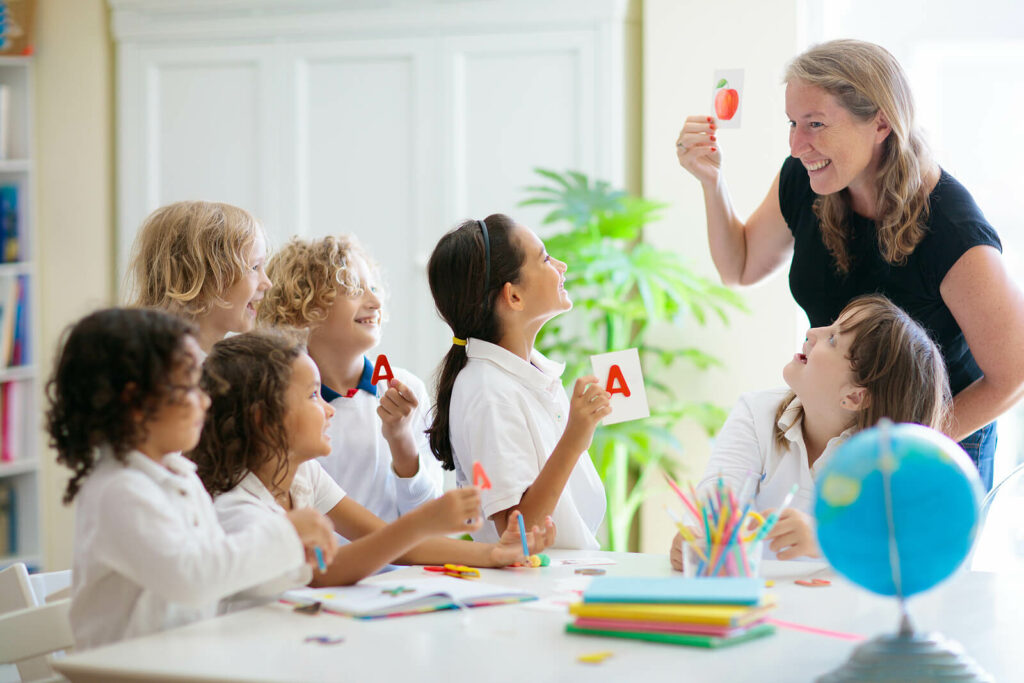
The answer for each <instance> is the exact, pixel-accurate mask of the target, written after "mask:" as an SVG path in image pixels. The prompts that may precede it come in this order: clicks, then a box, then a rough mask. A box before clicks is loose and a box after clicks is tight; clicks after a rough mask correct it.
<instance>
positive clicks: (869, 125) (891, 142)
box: [676, 40, 1024, 489]
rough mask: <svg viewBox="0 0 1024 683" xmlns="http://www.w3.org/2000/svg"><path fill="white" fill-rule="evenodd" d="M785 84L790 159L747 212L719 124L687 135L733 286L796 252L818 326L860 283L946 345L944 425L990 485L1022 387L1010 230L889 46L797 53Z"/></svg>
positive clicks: (800, 289)
mask: <svg viewBox="0 0 1024 683" xmlns="http://www.w3.org/2000/svg"><path fill="white" fill-rule="evenodd" d="M785 82H786V116H787V118H788V119H789V148H790V155H791V156H790V158H788V159H786V161H785V162H784V163H783V164H782V169H781V170H780V171H779V173H778V175H776V176H775V181H774V182H773V183H772V186H771V189H770V190H769V192H768V196H767V197H765V199H764V201H763V202H761V205H760V206H759V207H757V209H756V210H755V211H754V213H753V214H752V215H751V216H750V218H748V219H747V220H746V222H744V221H741V220H740V218H739V217H738V216H737V215H736V212H735V211H734V210H733V208H732V204H731V202H730V200H729V193H728V191H727V189H726V186H725V180H724V179H723V177H722V170H721V169H722V152H721V147H720V142H719V141H718V138H717V135H716V125H715V119H713V118H712V117H709V116H690V117H688V118H687V119H686V123H685V125H684V126H683V129H682V131H681V132H680V134H679V137H678V139H677V141H676V154H677V156H678V158H679V163H680V165H681V166H682V167H683V168H685V169H686V170H687V171H689V172H690V173H691V174H693V175H694V176H695V177H696V178H697V179H698V180H700V182H701V186H702V188H703V191H704V205H705V209H706V211H707V221H708V242H709V244H710V248H711V257H712V259H713V261H714V264H715V267H716V268H717V269H718V273H719V275H720V276H721V278H722V281H723V282H724V283H725V284H730V285H731V284H743V285H746V284H752V283H755V282H758V281H760V280H763V279H764V278H765V277H767V276H768V275H770V274H771V273H773V272H774V271H775V270H777V269H778V268H779V267H780V266H782V265H783V264H784V263H785V262H787V261H789V262H790V266H789V287H790V291H791V292H792V293H793V298H794V299H795V300H796V302H797V303H798V304H799V305H800V307H801V308H803V310H804V311H805V312H806V313H807V317H808V319H809V321H810V324H811V327H822V326H826V325H830V324H831V323H832V322H834V320H835V318H836V316H837V315H838V314H839V312H840V311H841V310H842V308H843V306H845V305H846V303H847V302H848V301H850V299H852V298H854V297H856V296H859V295H861V294H868V293H881V294H884V295H885V296H887V297H889V298H890V299H891V300H892V301H893V302H895V303H896V304H897V305H899V306H900V307H901V308H903V309H904V310H905V311H907V313H909V314H910V315H911V316H912V317H913V318H914V319H915V320H917V322H918V323H920V324H921V325H922V326H923V327H924V328H925V329H926V330H928V332H929V334H930V335H931V336H932V338H933V339H934V340H935V342H936V343H937V344H938V345H939V348H940V349H941V350H942V354H943V359H944V360H945V363H946V368H947V370H948V371H949V380H950V389H951V391H952V393H953V411H952V419H951V421H950V424H949V425H948V427H947V428H946V432H947V433H948V434H949V435H950V436H952V437H953V438H954V439H956V440H958V441H960V445H961V446H962V447H963V448H964V450H965V451H967V453H968V455H970V457H971V459H972V460H973V461H974V463H975V465H977V467H978V471H979V473H980V474H981V478H982V481H983V482H984V484H985V487H986V489H990V488H991V487H992V459H993V455H994V453H995V445H996V425H995V422H994V420H995V419H996V418H997V417H998V416H999V415H1000V414H1002V413H1003V412H1005V411H1006V410H1007V409H1009V408H1010V407H1011V406H1012V405H1013V404H1014V403H1016V402H1017V400H1018V399H1019V398H1020V396H1021V394H1022V388H1024V296H1022V294H1021V291H1020V289H1019V288H1018V287H1017V286H1016V284H1014V282H1013V280H1012V278H1011V277H1010V275H1009V273H1008V272H1007V270H1006V265H1005V263H1004V262H1003V258H1002V255H1001V251H1002V245H1001V244H1000V242H999V236H998V235H997V234H996V232H995V230H994V229H993V228H992V226H991V225H989V223H988V221H986V220H985V216H984V215H983V214H982V212H981V210H980V209H979V208H978V206H977V204H976V203H975V202H974V199H973V198H972V197H971V195H970V193H969V192H967V190H966V189H965V188H964V187H963V186H962V185H961V184H960V183H959V182H957V180H956V179H955V178H953V177H952V176H951V175H949V174H948V173H947V172H946V171H944V170H942V169H941V168H940V167H939V166H938V164H937V163H936V162H935V161H934V160H933V159H932V158H931V156H930V154H929V152H928V148H927V146H926V145H925V142H924V140H923V138H922V136H921V134H920V132H919V131H918V130H917V128H916V125H915V123H914V105H913V98H912V95H911V92H910V87H909V85H908V83H907V78H906V75H905V74H904V73H903V69H902V68H901V67H900V65H899V63H898V62H897V61H896V59H895V58H893V56H892V55H891V54H889V53H888V52H887V51H886V50H884V49H883V48H881V47H879V46H878V45H874V44H871V43H866V42H861V41H856V40H835V41H831V42H827V43H823V44H821V45H817V46H815V47H812V48H811V49H809V50H807V51H806V52H804V53H803V54H801V55H799V56H798V57H796V59H794V60H793V61H792V63H790V65H789V66H788V68H787V69H786V75H785ZM977 132H979V131H973V132H972V131H964V134H966V135H975V134H977ZM980 139H981V138H980V137H979V141H980ZM979 150H980V147H979Z"/></svg>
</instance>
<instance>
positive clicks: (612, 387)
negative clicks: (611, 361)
mask: <svg viewBox="0 0 1024 683" xmlns="http://www.w3.org/2000/svg"><path fill="white" fill-rule="evenodd" d="M616 383H618V385H619V386H616ZM604 390H605V391H607V392H608V393H609V394H622V395H623V396H625V397H626V398H629V385H628V384H626V378H625V377H623V376H622V370H620V369H619V366H618V365H613V366H611V367H610V368H608V384H607V385H605V388H604Z"/></svg>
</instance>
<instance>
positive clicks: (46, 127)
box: [35, 0, 114, 570]
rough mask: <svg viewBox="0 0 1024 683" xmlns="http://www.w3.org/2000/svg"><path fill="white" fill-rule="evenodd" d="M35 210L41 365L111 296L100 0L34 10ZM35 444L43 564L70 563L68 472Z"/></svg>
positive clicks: (109, 143)
mask: <svg viewBox="0 0 1024 683" xmlns="http://www.w3.org/2000/svg"><path fill="white" fill-rule="evenodd" d="M36 20H37V23H36V72H35V75H36V103H35V106H36V121H35V124H36V127H35V132H36V156H37V158H38V166H37V168H38V175H37V184H36V188H37V193H36V198H35V200H36V215H37V216H38V218H39V220H38V223H37V225H38V235H37V241H36V245H37V251H38V253H37V263H38V267H39V274H40V277H39V283H40V291H39V297H38V301H39V309H40V310H39V315H40V321H39V322H40V324H39V330H40V335H41V338H40V340H39V344H38V358H39V368H40V373H41V376H42V377H44V378H45V377H48V375H49V373H50V370H51V367H50V366H51V363H52V359H53V357H54V354H55V351H56V347H57V341H58V339H59V337H60V334H61V332H62V331H63V329H64V328H65V327H66V326H67V325H68V324H70V323H71V322H73V321H75V320H76V319H77V318H79V317H81V316H82V315H84V314H85V313H87V312H89V311H91V310H93V309H94V308H96V307H99V306H103V305H108V304H110V303H111V302H112V295H113V291H114V290H113V277H114V276H113V273H114V265H113V263H114V262H113V238H114V231H113V216H112V212H113V171H114V167H113V127H114V119H113V106H112V104H113V103H112V96H113V89H112V88H113V86H112V59H111V44H110V37H109V31H108V27H107V22H108V15H107V9H106V3H105V2H104V0H42V1H41V2H39V3H38V6H37V13H36ZM40 443H41V444H44V447H43V448H42V449H41V450H42V452H41V453H40V457H41V459H42V469H41V472H42V481H43V543H42V549H43V557H44V559H43V562H44V567H45V569H47V570H56V569H66V568H68V567H70V566H71V547H72V538H73V528H72V515H71V510H70V508H66V507H64V506H63V505H62V504H61V496H62V494H63V490H64V484H65V481H66V477H65V474H64V473H65V472H67V470H66V469H65V468H63V467H61V466H59V465H58V464H57V463H56V460H55V453H54V451H52V450H50V449H48V448H45V444H46V439H45V437H43V438H42V439H40Z"/></svg>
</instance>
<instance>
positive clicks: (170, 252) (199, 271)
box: [126, 201, 270, 355]
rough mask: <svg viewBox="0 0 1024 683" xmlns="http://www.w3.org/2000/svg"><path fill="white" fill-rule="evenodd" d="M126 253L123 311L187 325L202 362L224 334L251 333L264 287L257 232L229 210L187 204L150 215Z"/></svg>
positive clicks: (263, 249)
mask: <svg viewBox="0 0 1024 683" xmlns="http://www.w3.org/2000/svg"><path fill="white" fill-rule="evenodd" d="M132 254H133V255H132V259H131V264H130V265H129V268H128V282H127V285H126V290H127V291H128V292H129V301H130V302H131V304H132V305H134V306H143V307H154V308H162V309H164V310H167V311H170V312H172V313H177V314H179V315H183V316H185V317H186V318H188V319H190V320H192V321H193V322H195V324H196V326H197V327H198V332H197V333H196V340H197V341H198V342H199V347H200V348H201V349H202V350H203V354H204V355H205V354H207V353H209V352H210V348H211V347H212V346H213V345H214V343H215V342H217V341H218V340H220V339H223V338H224V336H225V335H226V334H228V333H229V332H247V331H248V330H251V329H252V328H253V323H254V322H255V320H256V308H257V307H258V305H259V302H260V300H261V299H262V298H263V293H264V292H265V291H266V290H267V289H268V288H269V287H270V280H268V279H267V275H266V273H265V272H264V270H263V267H264V263H265V262H266V258H267V240H266V236H265V235H264V234H263V229H262V228H261V227H260V225H259V223H258V222H257V221H256V219H255V218H253V217H252V216H251V215H250V214H249V212H247V211H245V210H244V209H240V208H238V207H237V206H231V205H230V204H221V203H217V202H202V201H187V202H177V203H176V204H170V205H168V206H164V207H162V208H159V209H157V210H156V211H154V212H153V213H151V214H150V215H149V217H148V218H146V220H145V222H143V224H142V227H141V228H140V229H139V234H138V237H136V239H135V245H134V247H133V248H132Z"/></svg>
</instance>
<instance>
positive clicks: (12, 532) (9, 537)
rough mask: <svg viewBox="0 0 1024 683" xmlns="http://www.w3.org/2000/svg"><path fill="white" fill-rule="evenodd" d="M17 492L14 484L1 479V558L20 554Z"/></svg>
mask: <svg viewBox="0 0 1024 683" xmlns="http://www.w3.org/2000/svg"><path fill="white" fill-rule="evenodd" d="M16 502H17V492H16V490H15V488H14V482H12V481H9V480H7V479H0V557H4V556H7V555H14V554H15V553H16V552H18V524H17V522H18V517H17V507H16V505H15V503H16Z"/></svg>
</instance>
